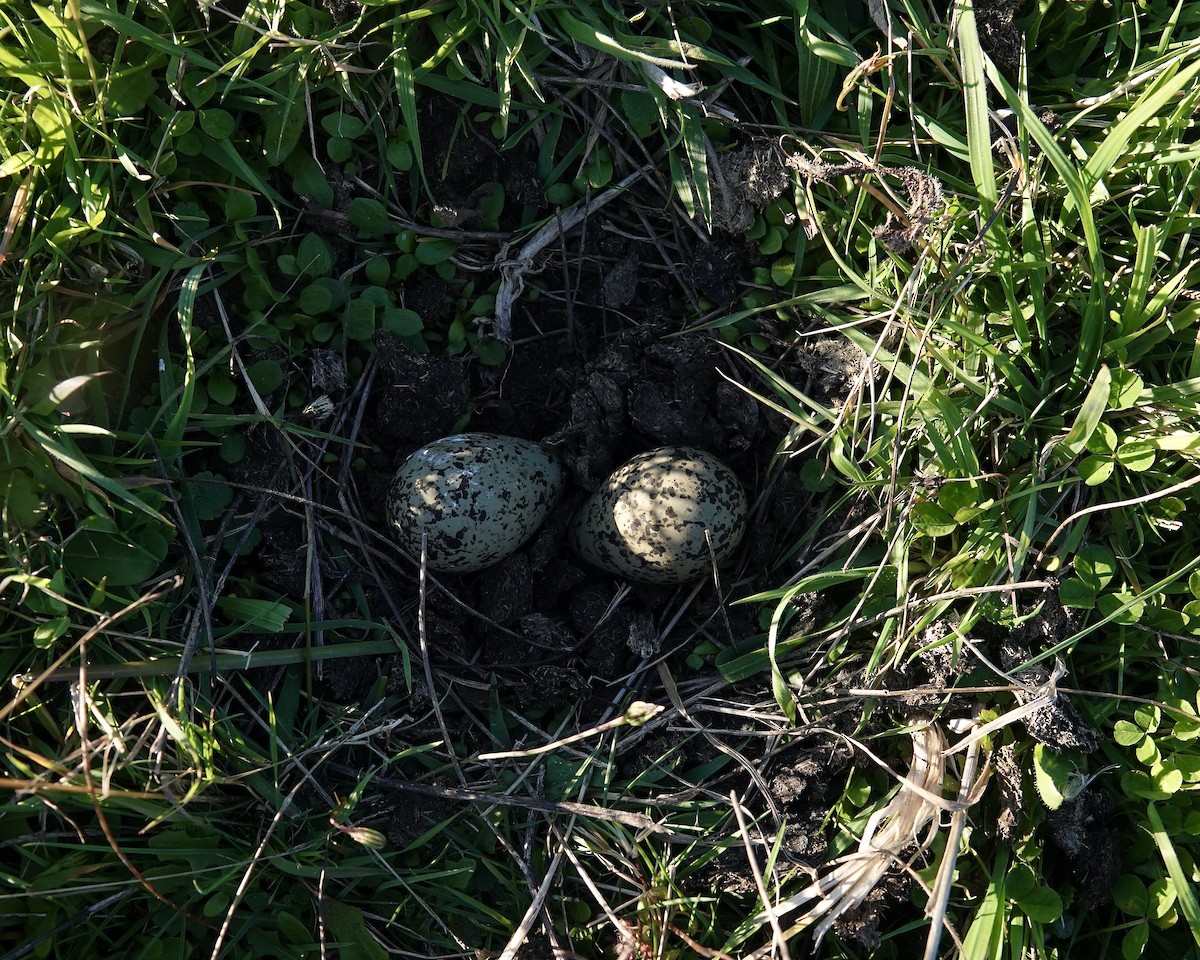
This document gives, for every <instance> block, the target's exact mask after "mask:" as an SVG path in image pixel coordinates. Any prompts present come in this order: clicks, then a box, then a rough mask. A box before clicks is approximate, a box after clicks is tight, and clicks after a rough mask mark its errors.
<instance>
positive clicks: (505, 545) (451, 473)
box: [387, 433, 564, 573]
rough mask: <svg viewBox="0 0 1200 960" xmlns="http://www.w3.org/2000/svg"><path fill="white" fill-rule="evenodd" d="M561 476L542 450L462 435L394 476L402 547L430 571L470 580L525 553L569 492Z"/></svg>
mask: <svg viewBox="0 0 1200 960" xmlns="http://www.w3.org/2000/svg"><path fill="white" fill-rule="evenodd" d="M563 483H564V478H563V471H562V467H561V466H559V464H558V462H557V461H555V460H554V459H553V458H552V457H551V456H550V455H549V454H547V453H546V451H545V450H543V449H542V447H540V446H539V445H538V444H536V443H533V442H531V441H529V440H521V439H519V438H517V437H506V436H502V435H500V434H495V433H459V434H455V435H454V436H451V437H443V438H442V439H441V440H435V441H434V442H433V443H430V444H428V445H427V446H424V447H422V448H421V449H419V450H417V451H416V452H415V453H413V454H412V455H411V456H410V457H409V458H408V459H407V460H405V461H404V463H403V464H402V465H401V467H400V469H399V470H398V471H397V472H396V476H395V478H394V479H393V481H392V486H391V489H390V491H389V495H388V504H387V512H388V517H389V520H390V523H391V527H392V531H393V534H394V536H395V538H396V541H397V542H398V543H399V545H400V547H401V548H402V549H403V550H404V551H405V552H406V553H408V554H409V555H411V556H413V557H420V555H421V538H422V536H424V537H425V539H426V558H427V559H426V562H427V565H428V567H429V569H430V570H438V571H443V572H447V573H470V572H472V571H474V570H482V569H483V568H484V567H489V566H491V565H492V564H493V563H496V562H497V561H499V560H502V559H504V558H505V557H507V556H508V555H509V554H511V553H513V552H514V551H516V550H518V549H520V548H521V547H522V546H523V545H524V544H525V543H526V542H527V541H528V540H529V538H530V537H532V536H533V534H534V532H535V531H536V530H537V528H538V527H539V526H541V524H542V522H543V521H544V520H545V519H546V517H547V516H548V515H549V513H550V511H551V510H552V509H553V507H554V505H555V503H557V502H558V498H559V496H561V494H562V491H563Z"/></svg>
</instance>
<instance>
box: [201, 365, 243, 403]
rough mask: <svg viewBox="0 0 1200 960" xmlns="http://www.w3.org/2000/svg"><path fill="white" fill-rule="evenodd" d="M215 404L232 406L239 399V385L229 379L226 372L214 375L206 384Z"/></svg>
mask: <svg viewBox="0 0 1200 960" xmlns="http://www.w3.org/2000/svg"><path fill="white" fill-rule="evenodd" d="M204 386H205V389H206V390H208V395H209V397H210V398H212V402H213V403H219V404H221V406H224V407H228V406H230V405H231V404H232V403H233V401H234V399H235V398H236V397H237V384H236V383H234V382H233V381H232V380H230V379H229V377H227V376H226V375H225V374H224V372H221V373H214V374H213V375H212V376H210V377H209V378H208V380H207V382H206V383H205V384H204Z"/></svg>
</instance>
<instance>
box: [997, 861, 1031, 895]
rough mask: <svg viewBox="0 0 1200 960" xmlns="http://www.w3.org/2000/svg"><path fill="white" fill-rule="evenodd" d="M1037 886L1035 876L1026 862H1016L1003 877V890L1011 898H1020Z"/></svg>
mask: <svg viewBox="0 0 1200 960" xmlns="http://www.w3.org/2000/svg"><path fill="white" fill-rule="evenodd" d="M1036 886H1037V877H1036V876H1034V873H1033V870H1031V869H1030V867H1029V865H1028V864H1024V863H1017V864H1014V865H1013V867H1012V869H1011V870H1009V871H1008V876H1006V877H1005V878H1004V892H1005V894H1007V895H1008V897H1009V898H1010V899H1012V900H1018V901H1019V900H1020V899H1021V898H1022V897H1026V896H1028V895H1029V894H1030V893H1032V892H1033V889H1034V888H1035V887H1036Z"/></svg>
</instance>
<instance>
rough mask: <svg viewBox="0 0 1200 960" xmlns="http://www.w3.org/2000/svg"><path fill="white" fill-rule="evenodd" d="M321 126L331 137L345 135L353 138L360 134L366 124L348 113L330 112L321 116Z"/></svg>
mask: <svg viewBox="0 0 1200 960" xmlns="http://www.w3.org/2000/svg"><path fill="white" fill-rule="evenodd" d="M321 127H322V129H324V131H325V132H326V133H327V134H329V135H330V136H331V137H346V138H347V139H350V140H353V139H354V138H355V137H357V136H361V135H362V132H363V131H364V130H366V129H367V125H366V124H365V123H363V122H362V121H361V120H360V119H359V118H358V117H353V116H351V115H350V114H348V113H331V114H327V115H325V116H324V117H322V118H321Z"/></svg>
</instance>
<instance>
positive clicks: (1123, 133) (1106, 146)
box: [1076, 44, 1200, 202]
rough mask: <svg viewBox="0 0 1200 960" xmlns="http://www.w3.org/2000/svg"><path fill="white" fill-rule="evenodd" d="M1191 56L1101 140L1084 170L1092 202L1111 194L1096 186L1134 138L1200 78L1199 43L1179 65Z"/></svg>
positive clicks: (1166, 74) (1147, 93) (1168, 74)
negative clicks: (1180, 68)
mask: <svg viewBox="0 0 1200 960" xmlns="http://www.w3.org/2000/svg"><path fill="white" fill-rule="evenodd" d="M1188 57H1190V58H1191V60H1192V62H1191V63H1190V64H1189V65H1188V66H1187V67H1185V68H1184V69H1183V70H1180V71H1179V72H1178V73H1174V74H1172V73H1170V72H1164V74H1163V75H1162V76H1161V77H1160V78H1159V79H1158V80H1157V81H1156V82H1155V83H1154V85H1153V86H1152V87H1151V88H1150V89H1149V90H1148V91H1146V93H1145V95H1144V96H1143V97H1142V98H1141V99H1140V100H1139V101H1138V102H1137V104H1136V105H1135V106H1134V107H1133V109H1132V110H1130V111H1129V112H1128V113H1126V114H1125V116H1123V117H1122V118H1121V119H1120V120H1118V121H1117V123H1116V124H1114V125H1113V128H1112V129H1111V130H1109V132H1108V136H1106V137H1105V138H1104V140H1102V141H1101V143H1100V146H1099V147H1097V148H1096V150H1095V152H1094V153H1093V154H1092V155H1091V156H1090V157H1089V158H1088V161H1087V163H1086V164H1085V165H1084V168H1083V184H1082V185H1083V186H1084V187H1085V188H1086V189H1087V191H1088V196H1089V199H1090V200H1092V201H1093V202H1095V201H1097V200H1103V199H1104V194H1106V193H1107V191H1102V193H1101V195H1100V196H1097V195H1096V187H1097V186H1098V185H1099V184H1100V183H1101V181H1102V180H1103V179H1104V177H1105V176H1106V175H1107V174H1109V173H1110V172H1111V171H1112V170H1113V168H1114V167H1116V166H1117V164H1118V161H1120V159H1121V156H1122V155H1123V154H1124V153H1125V151H1126V149H1127V148H1128V147H1129V144H1130V142H1131V141H1132V140H1133V138H1134V136H1135V135H1136V134H1137V133H1138V132H1139V131H1140V130H1142V129H1143V128H1145V127H1146V126H1147V125H1148V124H1150V123H1151V121H1153V120H1154V118H1155V117H1156V116H1157V115H1158V113H1159V111H1160V110H1162V109H1163V108H1164V107H1166V106H1167V105H1168V104H1170V103H1171V102H1172V101H1174V100H1175V99H1177V98H1178V97H1179V96H1180V94H1181V93H1183V91H1185V90H1187V89H1188V88H1189V86H1191V85H1192V82H1193V80H1195V78H1196V77H1197V76H1198V75H1200V49H1196V45H1195V44H1193V49H1192V50H1191V51H1190V52H1189V53H1187V54H1183V55H1181V56H1180V58H1179V60H1177V61H1176V64H1175V65H1176V66H1177V65H1178V64H1179V63H1182V62H1183V61H1184V60H1185V59H1187V58H1188ZM1076 202H1078V201H1076Z"/></svg>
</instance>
